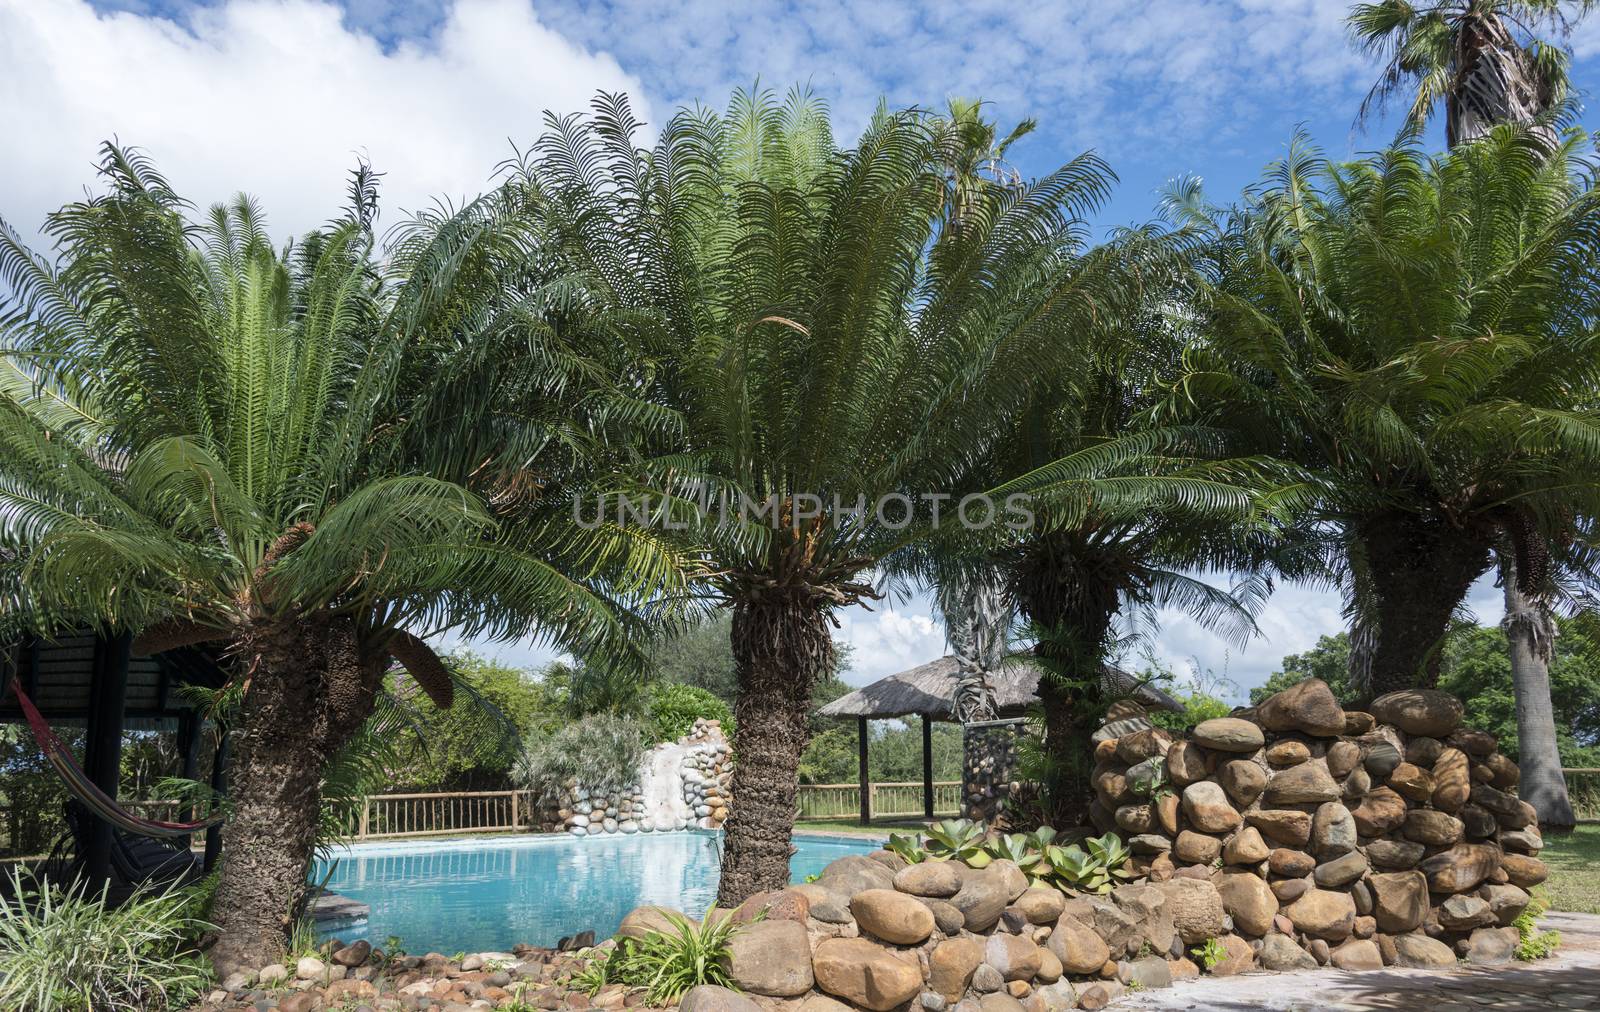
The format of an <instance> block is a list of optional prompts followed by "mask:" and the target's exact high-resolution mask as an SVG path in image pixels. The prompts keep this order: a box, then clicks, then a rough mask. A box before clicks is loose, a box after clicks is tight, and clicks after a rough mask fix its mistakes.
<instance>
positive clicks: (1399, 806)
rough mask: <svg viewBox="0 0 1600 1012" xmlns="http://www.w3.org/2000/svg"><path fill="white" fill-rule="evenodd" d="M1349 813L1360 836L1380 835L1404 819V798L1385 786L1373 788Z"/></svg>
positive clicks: (1398, 824)
mask: <svg viewBox="0 0 1600 1012" xmlns="http://www.w3.org/2000/svg"><path fill="white" fill-rule="evenodd" d="M1340 744H1348V742H1341V743H1340ZM1350 815H1351V817H1352V818H1354V819H1355V821H1356V832H1357V833H1359V834H1360V835H1361V836H1368V837H1372V836H1382V835H1383V834H1385V833H1387V832H1389V831H1391V830H1393V829H1395V828H1396V827H1398V826H1400V825H1401V824H1402V823H1404V822H1405V821H1406V799H1405V798H1402V797H1401V796H1400V795H1398V794H1396V793H1395V792H1394V791H1392V790H1390V789H1389V788H1387V787H1378V788H1374V789H1373V790H1371V791H1368V792H1367V795H1366V797H1364V798H1362V799H1361V803H1360V804H1359V805H1357V806H1356V807H1355V808H1354V809H1352V810H1351V812H1350Z"/></svg>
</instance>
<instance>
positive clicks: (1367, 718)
mask: <svg viewBox="0 0 1600 1012" xmlns="http://www.w3.org/2000/svg"><path fill="white" fill-rule="evenodd" d="M1377 726H1378V721H1377V719H1376V718H1374V717H1373V716H1372V714H1370V713H1364V712H1362V711H1360V710H1346V711H1344V733H1345V734H1347V735H1349V736H1350V737H1352V738H1357V737H1360V736H1361V735H1363V734H1366V733H1367V732H1369V731H1371V730H1372V729H1373V728H1374V727H1377Z"/></svg>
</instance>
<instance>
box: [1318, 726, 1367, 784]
mask: <svg viewBox="0 0 1600 1012" xmlns="http://www.w3.org/2000/svg"><path fill="white" fill-rule="evenodd" d="M1346 716H1348V714H1347V715H1346ZM1323 758H1324V759H1326V760H1327V761H1328V775H1329V776H1331V777H1333V779H1335V780H1342V779H1344V778H1345V777H1347V776H1349V775H1350V771H1351V770H1353V769H1355V768H1356V767H1357V766H1360V765H1361V746H1360V745H1357V744H1356V743H1355V742H1353V741H1336V742H1334V743H1333V744H1332V745H1329V746H1328V752H1327V754H1326V755H1325V756H1323Z"/></svg>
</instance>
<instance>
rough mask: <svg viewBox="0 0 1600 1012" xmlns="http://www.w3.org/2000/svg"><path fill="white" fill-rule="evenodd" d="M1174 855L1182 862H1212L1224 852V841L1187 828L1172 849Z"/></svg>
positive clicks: (1179, 835) (1180, 834)
mask: <svg viewBox="0 0 1600 1012" xmlns="http://www.w3.org/2000/svg"><path fill="white" fill-rule="evenodd" d="M1172 853H1173V856H1174V857H1176V858H1177V859H1178V861H1179V862H1180V863H1182V864H1210V863H1211V862H1212V861H1215V860H1216V859H1217V857H1218V855H1220V854H1221V853H1222V841H1221V840H1219V839H1217V838H1216V837H1214V836H1207V835H1206V834H1204V833H1196V832H1195V831H1194V830H1192V829H1185V830H1184V831H1183V832H1181V833H1179V834H1178V841H1177V843H1176V844H1175V845H1174V846H1173V849H1172Z"/></svg>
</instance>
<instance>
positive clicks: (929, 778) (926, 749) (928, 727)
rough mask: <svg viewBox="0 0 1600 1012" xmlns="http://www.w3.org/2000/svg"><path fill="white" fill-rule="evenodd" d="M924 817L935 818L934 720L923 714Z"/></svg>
mask: <svg viewBox="0 0 1600 1012" xmlns="http://www.w3.org/2000/svg"><path fill="white" fill-rule="evenodd" d="M922 817H923V818H925V819H931V818H933V721H932V720H930V719H929V718H928V715H927V714H926V713H924V714H923V715H922Z"/></svg>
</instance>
